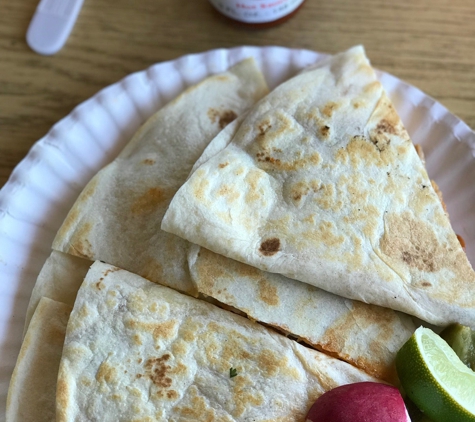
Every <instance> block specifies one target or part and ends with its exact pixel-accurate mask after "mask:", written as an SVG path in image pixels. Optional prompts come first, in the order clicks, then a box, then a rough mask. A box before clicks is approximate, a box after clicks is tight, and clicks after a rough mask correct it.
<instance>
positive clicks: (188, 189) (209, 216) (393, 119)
mask: <svg viewBox="0 0 475 422" xmlns="http://www.w3.org/2000/svg"><path fill="white" fill-rule="evenodd" d="M162 229H163V230H165V231H168V232H170V233H173V234H176V235H178V236H181V237H182V238H184V239H187V240H189V241H190V242H193V243H196V244H198V245H200V246H203V247H205V248H207V249H209V250H211V251H213V252H215V253H218V254H222V255H225V256H227V257H229V258H232V259H234V260H237V261H240V262H243V263H246V264H249V265H251V266H254V267H257V268H259V269H261V270H264V271H269V272H274V273H279V274H282V275H285V276H287V277H289V278H292V279H296V280H299V281H302V282H305V283H308V284H311V285H314V286H316V287H320V288H322V289H324V290H327V291H329V292H332V293H335V294H338V295H341V296H344V297H347V298H351V299H356V300H360V301H362V302H366V303H370V304H375V305H380V306H383V307H388V308H391V309H394V310H399V311H403V312H406V313H409V314H411V315H415V316H417V317H419V318H421V319H423V320H424V321H427V322H429V323H432V324H436V325H437V324H438V325H447V324H449V323H452V322H459V323H461V324H464V325H469V326H471V327H472V328H475V322H474V321H475V295H473V290H474V287H475V273H474V271H473V269H472V268H471V265H470V263H469V262H468V259H467V257H466V255H465V253H464V251H463V249H462V248H461V246H460V244H459V241H458V240H457V237H456V235H455V233H454V232H453V230H452V228H451V226H450V222H449V219H448V216H447V214H446V212H445V211H444V209H443V208H442V205H441V203H440V201H439V199H438V197H437V194H436V192H435V191H434V189H433V187H432V185H431V182H430V180H429V178H428V175H427V173H426V170H425V168H424V166H423V164H422V162H421V160H420V159H419V157H418V156H417V153H416V151H415V149H414V147H413V145H412V143H411V140H410V138H409V135H408V134H407V132H406V130H405V129H404V127H403V125H402V122H401V121H400V119H399V117H398V116H397V114H396V112H395V110H394V108H393V106H392V104H391V102H390V100H389V99H388V97H387V96H386V94H385V92H384V90H383V88H382V86H381V84H380V83H379V82H378V81H377V79H376V76H375V73H374V71H373V69H372V68H371V66H370V64H369V62H368V59H367V58H366V56H365V53H364V50H363V48H362V47H355V48H353V49H350V50H349V51H347V52H345V53H342V54H339V55H336V56H334V57H332V58H329V59H328V60H325V61H323V62H321V63H319V64H318V65H317V66H316V67H315V69H313V70H311V71H308V72H305V73H302V74H300V75H297V76H296V77H294V78H292V79H290V80H289V81H287V82H285V83H284V84H282V85H280V86H279V87H277V88H276V89H275V90H274V91H273V92H272V93H270V94H269V95H268V96H266V97H265V98H264V99H263V100H261V101H260V102H259V103H257V104H256V105H255V106H254V107H253V108H252V109H251V110H250V111H249V113H248V114H247V116H246V118H245V119H244V120H243V122H242V124H241V125H240V126H239V128H238V129H237V131H236V133H235V135H234V137H233V139H232V141H231V142H230V143H229V144H228V145H227V146H225V147H224V148H223V149H221V150H220V151H219V152H217V153H216V154H214V155H213V156H212V157H211V158H209V159H207V160H204V162H203V163H202V164H201V166H199V167H198V168H197V169H196V170H195V171H194V172H193V173H192V174H191V175H190V177H189V179H188V180H187V182H186V183H185V184H184V185H183V186H182V187H181V188H180V190H179V191H178V192H177V194H176V195H175V196H174V198H173V200H172V202H171V204H170V207H169V209H168V211H167V213H166V215H165V217H164V219H163V220H162Z"/></svg>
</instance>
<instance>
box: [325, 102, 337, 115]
mask: <svg viewBox="0 0 475 422" xmlns="http://www.w3.org/2000/svg"><path fill="white" fill-rule="evenodd" d="M338 107H340V105H339V104H337V103H335V102H333V101H329V102H328V103H326V104H325V106H324V107H323V109H322V114H323V115H324V116H326V117H332V115H333V112H334V111H335V110H337V109H338Z"/></svg>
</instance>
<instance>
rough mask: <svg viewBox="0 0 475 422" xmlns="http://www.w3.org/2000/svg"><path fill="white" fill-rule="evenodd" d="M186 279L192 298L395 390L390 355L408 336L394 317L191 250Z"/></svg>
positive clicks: (403, 321) (408, 322)
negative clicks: (211, 300)
mask: <svg viewBox="0 0 475 422" xmlns="http://www.w3.org/2000/svg"><path fill="white" fill-rule="evenodd" d="M188 257H189V258H188V260H189V265H190V274H191V278H192V280H193V282H194V283H195V284H196V287H197V289H198V292H199V293H200V294H202V295H205V296H209V297H212V298H214V299H216V300H218V301H219V302H220V303H224V304H225V305H227V306H231V307H232V308H234V309H238V310H240V311H242V312H244V313H245V314H246V315H247V317H249V318H251V319H252V320H255V321H259V322H262V323H264V324H267V325H269V326H272V327H274V328H276V329H278V330H279V331H281V332H283V333H284V334H288V335H291V337H293V338H297V339H298V340H299V341H301V342H303V343H306V344H308V345H310V346H312V347H313V348H315V349H317V350H320V351H322V352H324V353H327V354H329V355H330V356H334V357H336V358H338V359H341V360H344V361H345V362H349V363H351V364H352V365H354V366H356V367H358V368H360V369H362V370H363V371H365V372H366V373H368V374H370V375H372V376H374V377H376V378H379V379H382V380H385V381H387V382H390V383H392V384H394V385H397V384H398V382H399V381H398V378H397V374H396V368H395V365H394V360H395V358H396V353H397V352H398V351H399V349H400V348H401V347H402V346H403V345H404V343H405V342H406V341H407V340H408V339H409V337H411V335H412V334H413V333H414V331H415V329H416V326H415V324H414V322H413V321H412V319H411V318H410V317H409V316H408V315H406V314H402V313H400V312H395V311H393V310H391V309H387V308H382V307H380V306H375V305H368V304H366V303H362V302H358V301H355V300H351V299H345V298H343V297H340V296H337V295H334V294H332V293H329V292H326V291H325V290H322V289H319V288H317V287H315V286H311V285H309V284H306V283H302V282H300V281H296V280H292V279H289V278H287V277H284V276H283V275H280V274H273V273H269V272H266V271H261V270H258V269H257V268H255V267H251V266H249V265H246V264H243V263H241V262H238V261H234V260H232V259H229V258H226V257H224V256H222V255H218V254H216V253H214V252H211V251H209V250H208V249H205V248H201V247H199V246H197V245H193V247H191V248H190V252H189V255H188Z"/></svg>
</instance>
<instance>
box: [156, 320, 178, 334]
mask: <svg viewBox="0 0 475 422" xmlns="http://www.w3.org/2000/svg"><path fill="white" fill-rule="evenodd" d="M176 326H177V321H176V320H174V319H171V320H169V321H165V322H162V323H159V324H156V325H155V328H154V329H153V337H154V338H171V337H173V335H174V333H175V329H176Z"/></svg>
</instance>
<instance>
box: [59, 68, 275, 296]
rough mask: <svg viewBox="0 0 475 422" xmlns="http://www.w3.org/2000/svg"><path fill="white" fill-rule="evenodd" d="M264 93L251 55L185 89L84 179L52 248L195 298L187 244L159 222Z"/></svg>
mask: <svg viewBox="0 0 475 422" xmlns="http://www.w3.org/2000/svg"><path fill="white" fill-rule="evenodd" d="M267 92H268V89H267V86H266V83H265V80H264V77H263V75H262V73H261V72H260V71H259V70H258V68H257V66H256V64H255V62H254V60H253V59H247V60H244V61H242V62H240V63H238V64H237V65H235V66H234V67H232V68H230V69H229V70H228V71H227V72H224V73H221V74H218V75H215V76H211V77H209V78H207V79H205V80H204V81H202V82H201V83H199V84H198V85H195V86H193V87H191V88H189V89H187V90H186V91H185V92H184V93H182V94H181V95H180V96H178V97H177V98H176V99H175V100H173V101H171V102H170V103H169V104H167V105H166V106H165V107H163V108H162V109H161V110H159V111H158V112H157V113H156V114H155V115H154V116H152V117H151V118H150V119H149V120H148V121H147V122H146V124H145V125H144V126H143V127H142V128H141V129H140V130H139V131H138V132H137V133H136V135H135V136H134V137H133V139H132V140H131V141H130V142H129V143H128V145H127V146H126V147H125V149H124V150H123V151H122V152H121V153H120V155H119V156H118V157H117V158H116V159H115V160H114V161H113V162H112V163H110V164H109V165H107V166H106V167H105V168H103V169H102V170H101V171H100V172H99V173H98V174H97V175H96V176H95V177H94V178H93V179H92V180H91V181H90V182H89V184H88V185H87V186H86V188H85V189H84V190H83V192H82V193H81V195H80V197H79V198H78V200H77V201H76V203H75V204H74V206H73V208H72V209H71V211H70V212H69V214H68V216H67V218H66V220H65V222H64V223H63V225H62V226H61V228H60V230H59V232H58V234H57V236H56V238H55V240H54V243H53V249H55V250H58V251H61V252H64V253H69V254H72V255H75V256H78V257H81V258H87V259H90V260H102V261H105V262H108V263H110V264H114V265H117V266H119V267H121V268H124V269H127V270H129V271H132V272H134V273H137V274H140V275H142V276H144V277H146V278H147V279H149V280H151V281H154V282H157V283H161V284H164V285H167V286H170V287H173V288H175V289H178V290H180V291H183V292H186V293H188V294H192V295H196V291H195V289H194V286H193V284H192V283H191V281H190V279H189V274H188V267H187V263H186V248H187V245H188V244H187V242H185V241H183V240H182V239H181V238H178V237H176V236H174V235H171V234H169V233H165V232H162V231H161V230H160V221H161V219H162V216H163V214H164V213H165V210H166V208H167V207H168V203H169V201H170V200H171V198H172V196H173V195H174V193H175V192H176V190H177V189H178V188H179V187H180V186H181V184H182V183H183V182H184V181H185V180H186V177H187V175H188V173H189V171H190V170H191V167H192V165H193V163H194V162H195V161H196V160H197V159H198V158H199V156H200V155H201V153H202V152H203V150H204V148H205V147H206V145H207V144H208V143H209V141H210V140H211V139H213V137H214V136H215V135H216V134H217V133H218V132H219V131H220V130H222V129H223V128H224V127H225V126H226V125H227V124H228V123H229V122H231V121H232V120H234V119H235V118H236V117H237V116H238V115H240V114H241V113H242V112H243V111H245V110H246V109H247V108H249V107H250V106H251V105H253V104H254V103H255V102H256V101H257V100H259V99H260V98H262V97H263V96H264V95H265V94H266V93H267Z"/></svg>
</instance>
